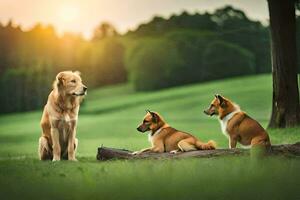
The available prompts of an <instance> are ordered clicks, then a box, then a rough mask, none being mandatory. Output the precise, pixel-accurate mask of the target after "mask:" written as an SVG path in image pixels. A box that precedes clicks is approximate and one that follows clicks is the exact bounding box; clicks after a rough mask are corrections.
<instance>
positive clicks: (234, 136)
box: [204, 95, 271, 148]
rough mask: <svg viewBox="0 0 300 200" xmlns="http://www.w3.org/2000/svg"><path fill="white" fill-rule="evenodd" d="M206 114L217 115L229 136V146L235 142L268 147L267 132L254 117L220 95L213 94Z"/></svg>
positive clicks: (232, 145) (269, 143)
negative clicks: (213, 96)
mask: <svg viewBox="0 0 300 200" xmlns="http://www.w3.org/2000/svg"><path fill="white" fill-rule="evenodd" d="M204 113H205V114H207V115H210V116H212V115H218V116H219V120H220V123H221V128H222V131H223V133H224V134H225V135H226V136H227V137H228V138H229V147H230V148H235V147H236V145H237V142H239V143H241V144H242V145H243V146H249V145H251V147H253V146H265V147H270V145H271V142H270V139H269V136H268V133H267V132H266V131H265V129H264V128H263V127H262V126H261V125H260V124H259V123H258V122H257V121H256V120H254V119H252V118H251V117H249V116H248V115H247V114H246V113H245V112H243V111H241V110H240V107H239V106H238V105H236V104H235V103H233V102H231V101H230V100H229V99H226V98H224V97H222V96H221V95H215V98H214V99H213V101H212V102H211V104H210V106H209V108H208V109H207V110H205V111H204Z"/></svg>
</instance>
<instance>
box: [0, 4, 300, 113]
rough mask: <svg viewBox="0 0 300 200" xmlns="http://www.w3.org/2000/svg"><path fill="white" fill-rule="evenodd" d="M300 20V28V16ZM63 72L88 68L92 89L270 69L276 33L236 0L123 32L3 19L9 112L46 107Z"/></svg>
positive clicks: (2, 65) (1, 55) (0, 54)
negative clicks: (60, 29)
mask: <svg viewBox="0 0 300 200" xmlns="http://www.w3.org/2000/svg"><path fill="white" fill-rule="evenodd" d="M297 24H298V26H297V27H298V30H299V28H300V18H299V17H298V18H297ZM299 39H300V38H298V40H297V43H298V44H299V41H300V40H299ZM298 57H300V51H298ZM299 68H300V67H299ZM62 70H79V71H81V72H82V75H83V79H84V80H85V81H86V84H87V85H88V86H89V88H96V87H101V86H104V85H110V84H116V83H123V82H127V81H130V82H132V83H133V85H134V87H135V89H136V90H139V91H140V90H156V89H161V88H166V87H171V86H176V85H183V84H190V83H195V82H203V81H209V80H214V79H221V78H227V77H233V76H241V75H249V74H260V73H270V72H271V58H270V36H269V31H268V27H267V26H266V25H263V24H262V23H261V22H259V21H254V20H251V19H249V18H248V17H247V16H246V15H245V13H244V12H243V11H241V10H238V9H235V8H233V7H231V6H226V7H223V8H220V9H217V10H215V11H214V12H212V13H202V14H199V13H196V14H189V13H187V12H183V13H181V14H180V15H172V16H171V17H170V18H168V19H166V18H162V17H159V16H156V17H154V18H153V19H152V20H151V21H150V22H149V23H147V24H141V25H140V26H139V27H138V28H137V29H136V30H135V31H129V32H127V33H126V34H123V35H120V34H118V32H117V30H116V29H115V28H114V27H113V26H112V25H110V24H109V23H102V24H101V25H100V26H98V27H97V28H96V29H95V31H94V35H93V38H92V39H91V40H85V39H83V38H82V37H81V36H80V35H74V34H70V33H69V34H65V35H64V36H62V37H59V36H57V34H56V32H55V29H54V28H53V27H51V26H43V25H41V24H37V25H36V26H35V27H33V28H32V29H31V30H29V31H23V30H22V29H21V28H20V27H18V26H16V25H14V24H13V23H12V22H10V23H8V24H6V25H1V24H0V90H1V93H2V95H1V99H0V111H1V113H7V112H18V111H26V110H32V109H36V108H40V107H41V106H42V105H43V104H44V103H45V100H46V98H47V95H48V93H49V91H50V89H51V84H52V81H53V79H54V77H55V74H56V73H57V72H59V71H62ZM299 71H300V70H299Z"/></svg>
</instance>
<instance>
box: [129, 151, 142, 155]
mask: <svg viewBox="0 0 300 200" xmlns="http://www.w3.org/2000/svg"><path fill="white" fill-rule="evenodd" d="M141 153H142V152H140V151H134V152H132V153H131V155H139V154H141Z"/></svg>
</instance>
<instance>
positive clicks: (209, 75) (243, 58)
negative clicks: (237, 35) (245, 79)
mask: <svg viewBox="0 0 300 200" xmlns="http://www.w3.org/2000/svg"><path fill="white" fill-rule="evenodd" d="M202 61H203V64H202V65H203V66H205V69H206V70H205V71H204V77H205V79H206V80H213V79H220V78H226V77H232V76H242V75H247V74H254V73H255V69H254V55H253V54H252V53H251V52H250V51H248V50H246V49H244V48H241V47H239V46H236V45H233V44H230V43H226V42H222V41H215V42H213V43H211V44H210V45H209V46H208V47H207V48H206V49H205V51H204V53H203V57H202Z"/></svg>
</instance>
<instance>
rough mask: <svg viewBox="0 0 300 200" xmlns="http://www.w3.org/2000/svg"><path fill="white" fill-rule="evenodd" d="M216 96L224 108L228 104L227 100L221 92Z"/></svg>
mask: <svg viewBox="0 0 300 200" xmlns="http://www.w3.org/2000/svg"><path fill="white" fill-rule="evenodd" d="M215 97H216V98H217V99H219V102H220V106H221V107H222V108H223V107H225V106H226V100H225V99H224V97H222V96H221V95H219V94H216V95H215Z"/></svg>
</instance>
